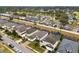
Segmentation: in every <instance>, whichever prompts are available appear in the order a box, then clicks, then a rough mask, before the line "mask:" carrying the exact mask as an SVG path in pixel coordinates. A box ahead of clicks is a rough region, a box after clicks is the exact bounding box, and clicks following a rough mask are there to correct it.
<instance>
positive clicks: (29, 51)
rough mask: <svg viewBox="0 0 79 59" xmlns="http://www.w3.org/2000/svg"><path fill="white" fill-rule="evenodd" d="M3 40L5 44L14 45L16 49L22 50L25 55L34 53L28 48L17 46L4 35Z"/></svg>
mask: <svg viewBox="0 0 79 59" xmlns="http://www.w3.org/2000/svg"><path fill="white" fill-rule="evenodd" d="M2 39H3V40H4V43H6V44H8V43H10V44H12V45H13V46H14V47H16V48H17V49H19V50H21V51H22V52H23V53H33V51H32V50H30V49H28V48H24V47H22V46H21V45H19V44H17V43H16V42H15V41H13V40H12V39H10V38H8V37H7V36H6V35H4V36H3V37H2Z"/></svg>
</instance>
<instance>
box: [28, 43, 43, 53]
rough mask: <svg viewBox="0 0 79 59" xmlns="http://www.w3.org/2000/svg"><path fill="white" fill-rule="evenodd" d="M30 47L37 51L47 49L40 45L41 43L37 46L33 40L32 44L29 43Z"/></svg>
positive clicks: (41, 51)
mask: <svg viewBox="0 0 79 59" xmlns="http://www.w3.org/2000/svg"><path fill="white" fill-rule="evenodd" d="M28 46H29V47H31V48H33V49H35V50H36V51H38V52H40V53H43V52H44V51H45V48H43V47H40V45H39V44H38V45H37V46H35V42H31V43H30V44H28Z"/></svg>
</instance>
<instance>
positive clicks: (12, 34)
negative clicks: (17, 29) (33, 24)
mask: <svg viewBox="0 0 79 59" xmlns="http://www.w3.org/2000/svg"><path fill="white" fill-rule="evenodd" d="M5 33H6V34H7V35H9V36H11V38H12V39H13V40H19V39H20V38H21V37H20V36H19V35H18V34H17V33H14V32H13V33H11V32H9V31H8V30H6V31H5Z"/></svg>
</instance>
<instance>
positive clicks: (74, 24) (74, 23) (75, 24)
mask: <svg viewBox="0 0 79 59" xmlns="http://www.w3.org/2000/svg"><path fill="white" fill-rule="evenodd" d="M70 25H71V26H72V27H76V26H78V24H77V23H76V22H73V23H72V24H70Z"/></svg>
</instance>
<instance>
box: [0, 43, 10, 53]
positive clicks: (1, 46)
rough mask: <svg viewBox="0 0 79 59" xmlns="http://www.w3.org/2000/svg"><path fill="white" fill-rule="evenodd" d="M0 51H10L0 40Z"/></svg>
mask: <svg viewBox="0 0 79 59" xmlns="http://www.w3.org/2000/svg"><path fill="white" fill-rule="evenodd" d="M0 51H2V52H3V53H11V51H10V50H9V48H8V47H7V46H6V45H4V44H2V43H1V42H0Z"/></svg>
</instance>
